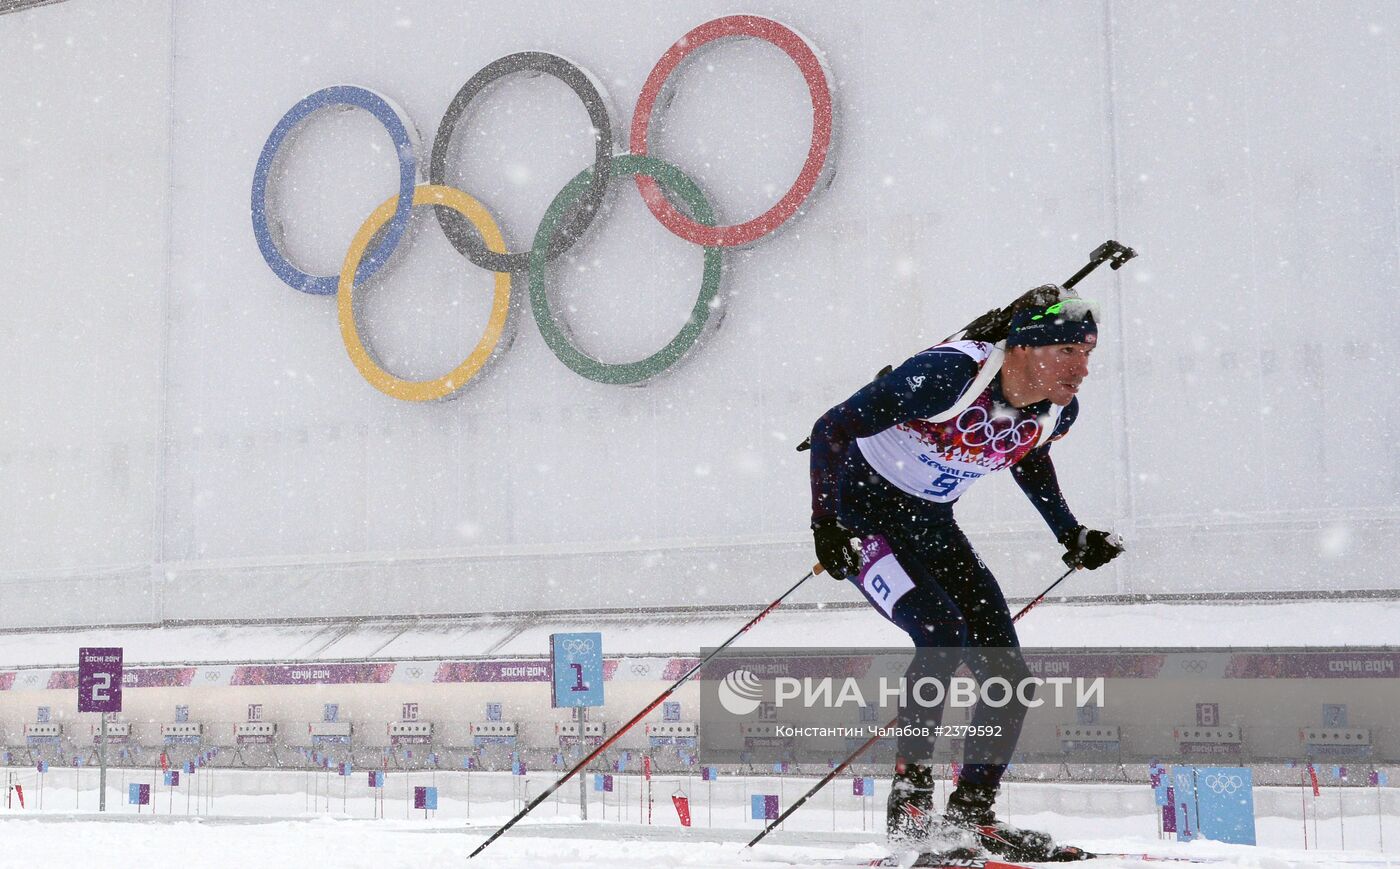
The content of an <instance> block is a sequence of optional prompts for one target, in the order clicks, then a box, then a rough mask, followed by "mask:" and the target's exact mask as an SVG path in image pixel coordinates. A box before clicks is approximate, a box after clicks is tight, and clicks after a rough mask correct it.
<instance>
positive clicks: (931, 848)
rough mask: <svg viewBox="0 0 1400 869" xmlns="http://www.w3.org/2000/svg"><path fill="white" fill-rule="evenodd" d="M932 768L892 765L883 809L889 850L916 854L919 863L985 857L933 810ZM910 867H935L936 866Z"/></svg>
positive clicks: (972, 838) (965, 834) (969, 837)
mask: <svg viewBox="0 0 1400 869" xmlns="http://www.w3.org/2000/svg"><path fill="white" fill-rule="evenodd" d="M933 786H934V776H933V768H932V767H929V766H925V765H923V764H917V763H907V762H905V761H903V760H901V761H899V762H898V763H896V764H895V773H894V783H893V784H892V785H891V787H890V798H889V801H888V802H887V803H886V804H885V805H886V824H887V825H888V834H889V841H890V846H891V847H892V848H904V849H910V850H913V851H916V852H918V853H919V855H920V859H923V858H931V857H940V858H946V857H956V858H962V859H970V858H975V857H977V856H979V855H980V856H985V855H986V853H987V852H986V851H984V850H983V849H982V848H980V847H979V846H978V841H977V837H976V836H975V835H973V834H971V833H970V832H969V831H968V830H967V829H965V828H963V827H958V826H955V825H953V824H950V823H948V822H947V821H945V820H944V819H943V818H942V817H940V816H939V815H938V813H937V812H935V811H934V810H933ZM914 865H916V866H918V865H939V864H938V863H928V864H920V863H915V864H914Z"/></svg>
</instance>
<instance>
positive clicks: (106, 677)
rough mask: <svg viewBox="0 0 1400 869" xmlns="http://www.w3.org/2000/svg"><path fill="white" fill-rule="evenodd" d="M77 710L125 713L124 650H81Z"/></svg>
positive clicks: (79, 653)
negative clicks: (123, 691) (123, 687)
mask: <svg viewBox="0 0 1400 869" xmlns="http://www.w3.org/2000/svg"><path fill="white" fill-rule="evenodd" d="M78 711H79V712H120V711H122V650H121V649H114V648H101V649H98V648H91V647H85V648H81V649H78Z"/></svg>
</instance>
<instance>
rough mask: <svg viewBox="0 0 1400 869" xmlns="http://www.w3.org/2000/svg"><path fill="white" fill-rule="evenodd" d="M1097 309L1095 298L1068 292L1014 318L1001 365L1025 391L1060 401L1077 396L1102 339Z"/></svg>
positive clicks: (1037, 399) (1062, 403)
mask: <svg viewBox="0 0 1400 869" xmlns="http://www.w3.org/2000/svg"><path fill="white" fill-rule="evenodd" d="M1097 314H1098V306H1097V305H1095V304H1094V303H1093V302H1089V301H1085V300H1084V299H1079V298H1070V299H1063V300H1061V301H1059V302H1056V303H1055V304H1053V305H1050V306H1049V307H1046V308H1041V309H1034V310H1025V311H1020V312H1018V313H1017V314H1016V316H1015V317H1013V318H1012V320H1011V332H1010V335H1008V336H1007V339H1006V360H1005V362H1004V363H1003V369H1004V370H1005V371H1006V372H1007V374H1008V375H1009V376H1010V377H1011V380H1012V382H1013V383H1014V384H1015V386H1016V387H1017V389H1018V391H1019V392H1020V393H1021V394H1022V395H1025V396H1028V397H1032V399H1031V400H1033V401H1039V400H1041V399H1044V398H1048V399H1050V401H1052V402H1054V403H1055V404H1058V405H1060V406H1062V407H1063V406H1064V405H1067V404H1069V403H1070V401H1071V400H1073V398H1074V395H1075V393H1076V392H1078V391H1079V385H1080V384H1081V383H1083V382H1084V378H1085V377H1086V376H1088V374H1089V354H1090V353H1092V352H1093V350H1094V346H1095V345H1096V344H1097V343H1098V340H1099V338H1098V334H1099V327H1098V324H1097V322H1096V318H1097ZM1005 385H1006V380H1005V378H1003V386H1005Z"/></svg>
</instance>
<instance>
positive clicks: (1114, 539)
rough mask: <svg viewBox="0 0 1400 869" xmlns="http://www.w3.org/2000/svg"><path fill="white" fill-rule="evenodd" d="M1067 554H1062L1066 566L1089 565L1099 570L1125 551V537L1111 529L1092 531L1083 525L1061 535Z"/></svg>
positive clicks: (1091, 568) (1061, 541)
mask: <svg viewBox="0 0 1400 869" xmlns="http://www.w3.org/2000/svg"><path fill="white" fill-rule="evenodd" d="M1060 543H1062V544H1064V547H1065V554H1064V555H1062V556H1061V559H1062V560H1063V561H1064V563H1065V566H1066V567H1087V568H1089V569H1090V570H1097V569H1099V568H1100V567H1103V566H1104V565H1105V564H1108V563H1109V562H1110V561H1112V560H1113V559H1115V558H1117V557H1118V555H1119V554H1120V553H1121V552H1123V548H1124V547H1123V538H1121V537H1119V536H1118V535H1117V534H1114V533H1113V532H1111V531H1090V530H1089V529H1088V528H1085V527H1084V526H1083V525H1076V526H1075V527H1074V529H1073V530H1071V531H1068V532H1066V533H1065V534H1064V535H1063V536H1062V537H1060Z"/></svg>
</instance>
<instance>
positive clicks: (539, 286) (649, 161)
mask: <svg viewBox="0 0 1400 869" xmlns="http://www.w3.org/2000/svg"><path fill="white" fill-rule="evenodd" d="M633 175H645V176H647V177H648V178H654V179H655V180H657V181H659V182H661V186H663V187H665V188H666V189H667V190H669V191H670V192H671V193H673V194H675V195H677V196H679V197H680V198H681V200H682V201H684V202H685V204H686V205H687V206H689V208H690V211H691V212H692V214H693V215H694V219H695V220H697V221H698V222H700V223H702V224H704V225H705V226H714V225H715V213H714V209H712V208H711V207H710V203H709V202H708V201H707V200H706V199H705V194H704V193H702V192H701V191H700V188H699V187H698V186H696V184H695V182H694V181H691V180H690V179H689V178H687V177H686V176H685V174H684V173H682V172H681V170H679V169H677V168H676V167H675V166H672V165H671V164H670V163H667V162H665V161H664V160H659V159H657V158H656V157H648V156H643V155H637V154H617V155H614V156H613V157H612V161H611V163H610V165H609V169H608V178H609V180H611V179H613V178H621V177H629V178H630V177H631V176H633ZM592 178H593V169H592V168H588V169H585V170H583V171H582V172H580V173H579V174H577V175H575V176H574V178H573V180H572V181H570V182H569V183H568V184H566V185H565V186H564V189H563V190H561V191H559V194H558V195H557V196H555V197H554V201H553V202H551V203H550V204H549V208H548V209H547V210H546V211H545V213H544V218H543V219H542V220H540V225H539V228H538V229H537V230H535V240H534V243H533V244H532V245H531V247H530V308H531V310H532V311H533V312H534V315H535V323H536V324H537V325H538V326H539V328H540V334H541V335H543V336H544V340H545V343H546V344H548V345H549V349H550V351H551V352H553V353H554V356H555V358H557V359H558V360H559V361H560V362H562V363H564V364H565V365H566V366H568V367H569V369H570V370H572V371H573V372H574V373H576V374H578V375H580V376H582V377H587V378H588V379H589V380H594V381H597V382H598V383H607V384H612V385H616V386H626V385H631V384H636V383H643V382H645V381H647V380H650V379H651V378H653V377H655V376H656V375H658V374H660V373H661V372H663V371H665V370H666V369H667V368H670V367H671V366H672V365H674V364H675V363H676V362H678V361H679V360H680V359H681V358H682V357H684V356H685V355H686V354H687V353H689V352H690V350H691V348H693V347H694V346H695V344H696V342H697V341H699V340H700V336H701V335H703V334H704V332H705V326H706V324H707V323H708V322H709V320H710V317H711V315H712V314H713V313H714V309H715V306H716V304H717V301H716V293H717V292H718V290H719V272H720V259H721V257H720V248H718V247H706V248H705V271H704V276H703V277H702V278H701V280H700V295H699V296H697V297H696V299H695V307H694V308H692V309H691V311H690V317H689V318H688V319H687V320H686V322H685V325H684V326H682V327H681V330H680V331H679V332H677V333H676V336H675V337H674V338H672V339H671V340H670V342H669V343H668V344H667V345H666V346H665V347H662V348H661V349H660V350H658V351H656V352H655V353H653V354H652V355H650V356H648V357H647V358H645V359H641V360H638V361H636V362H621V363H613V362H603V361H602V360H600V359H594V358H593V357H592V356H589V355H588V354H586V353H584V352H583V351H582V350H580V349H579V348H578V347H577V346H576V345H575V344H574V342H573V339H572V338H571V337H570V336H569V331H570V330H569V327H568V324H567V323H565V322H563V321H562V318H561V316H560V315H559V314H557V313H555V312H554V311H553V309H551V308H550V305H549V292H548V287H547V286H546V283H547V281H548V277H549V266H548V264H547V259H548V253H549V249H550V245H551V243H552V241H553V239H554V233H555V231H556V230H557V229H558V228H559V226H560V224H561V223H562V222H563V220H564V218H565V216H566V215H567V214H569V213H571V209H572V208H573V206H574V204H575V203H577V202H578V201H579V199H580V198H582V197H583V195H584V194H585V193H586V192H587V191H588V187H589V183H590V182H591V181H592Z"/></svg>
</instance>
